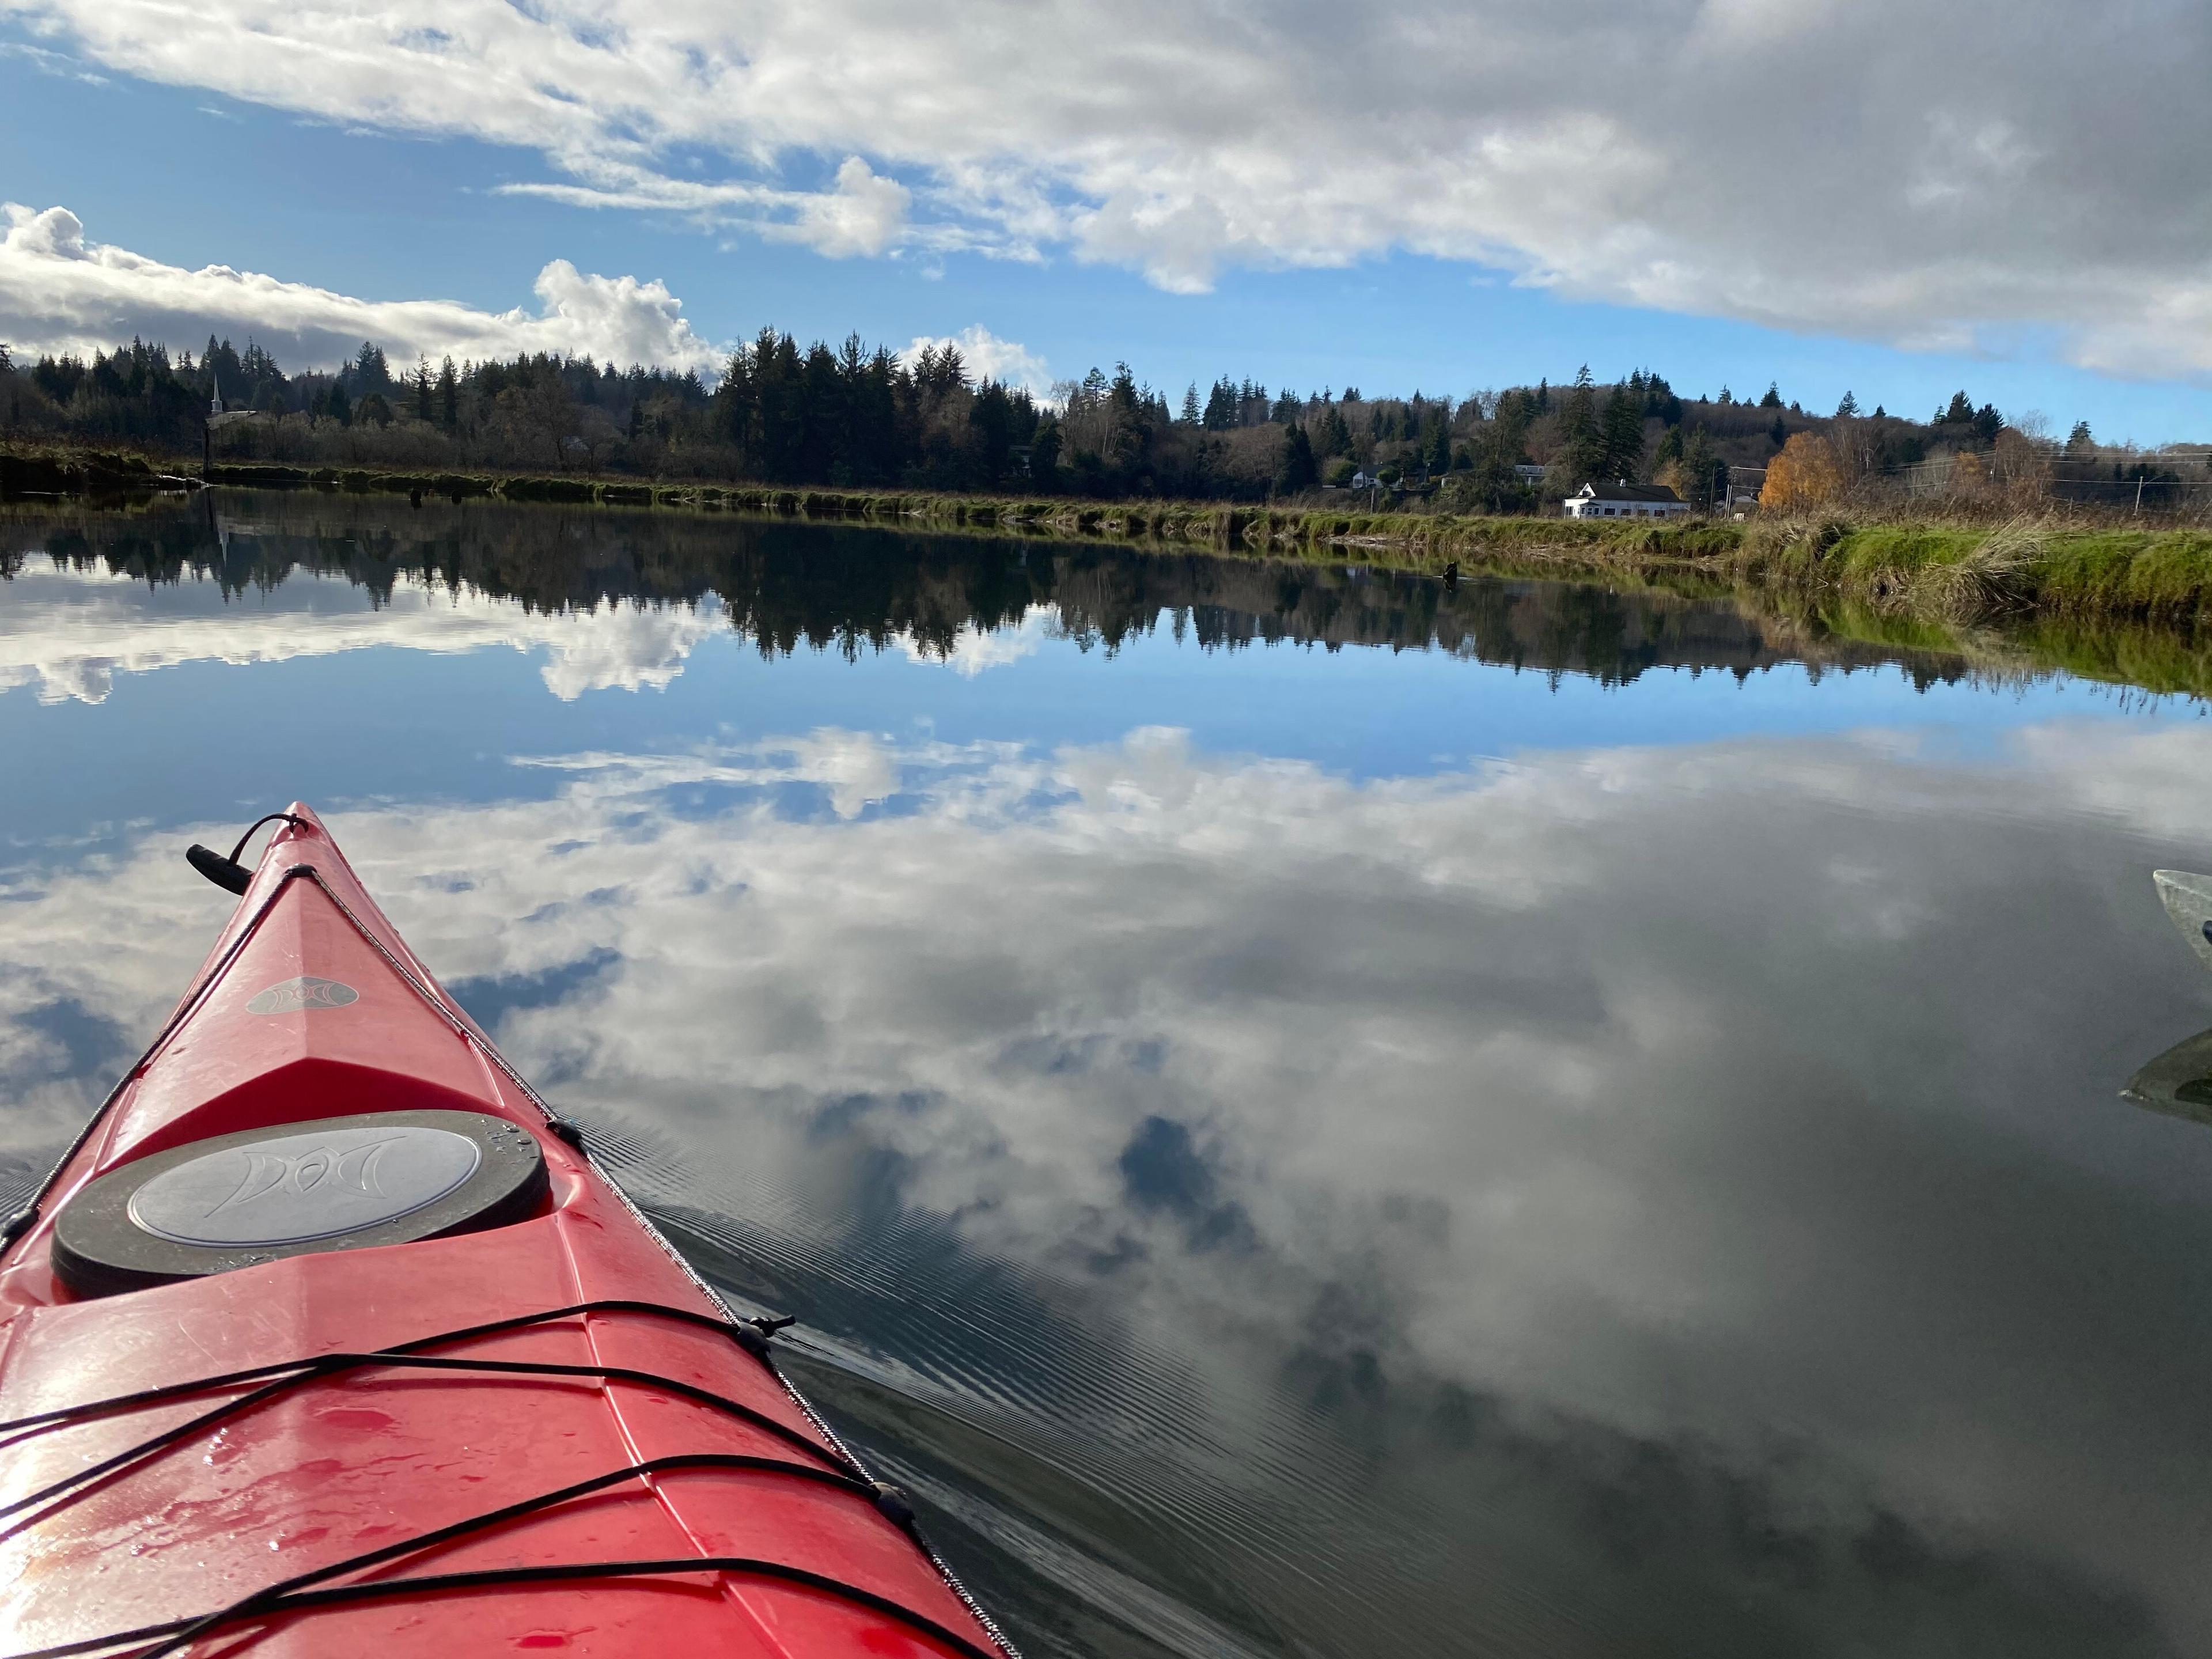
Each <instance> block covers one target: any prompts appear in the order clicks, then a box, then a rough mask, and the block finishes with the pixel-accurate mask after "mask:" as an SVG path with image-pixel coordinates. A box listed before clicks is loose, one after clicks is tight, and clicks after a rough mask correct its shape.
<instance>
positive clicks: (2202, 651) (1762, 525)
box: [0, 449, 2212, 697]
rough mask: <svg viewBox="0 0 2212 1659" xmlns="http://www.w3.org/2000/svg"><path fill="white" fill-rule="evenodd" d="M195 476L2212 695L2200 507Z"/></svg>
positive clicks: (102, 484) (263, 470)
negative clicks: (785, 535) (1978, 508)
mask: <svg viewBox="0 0 2212 1659" xmlns="http://www.w3.org/2000/svg"><path fill="white" fill-rule="evenodd" d="M205 482H207V483H213V484H216V485H220V486H225V487H234V488H240V489H308V490H314V491H322V492H334V493H340V494H345V495H393V496H398V497H404V498H406V499H408V500H410V501H412V502H413V503H415V504H416V505H420V504H421V503H422V502H423V501H438V502H444V501H452V502H454V503H459V502H464V501H471V500H479V501H486V502H495V501H496V502H512V503H545V504H550V505H555V506H570V507H608V508H633V509H637V508H644V509H651V510H654V511H657V512H669V513H682V514H685V515H690V514H702V515H713V514H721V513H730V514H735V515H742V516H745V517H750V518H768V519H787V520H790V519H796V520H811V521H817V522H823V523H842V524H849V525H854V526H878V527H881V528H884V529H892V530H901V529H902V530H907V531H925V532H950V533H955V534H963V535H1012V536H1018V537H1025V538H1053V539H1059V540H1065V541H1089V542H1105V543H1120V544H1131V545H1138V546H1145V547H1150V548H1153V549H1160V548H1166V549H1170V550H1176V551H1184V552H1200V553H1211V554H1215V555H1219V556H1242V557H1260V558H1276V559H1291V560H1300V561H1304V562H1334V563H1347V564H1361V565H1369V566H1373V567H1376V568H1382V569H1387V570H1395V571H1401V572H1407V573H1411V574H1425V575H1428V576H1432V577H1444V578H1447V579H1453V578H1456V577H1458V576H1459V575H1461V574H1462V573H1464V574H1468V575H1470V576H1472V575H1474V574H1483V573H1487V574H1506V575H1516V576H1538V577H1549V578H1553V579H1556V580H1575V579H1584V580H1601V581H1610V582H1623V581H1625V582H1628V583H1632V584H1635V585H1639V586H1650V587H1655V588H1659V589H1662V590H1667V591H1671V592H1677V593H1680V594H1684V595H1687V596H1691V597H1697V598H1707V599H1710V598H1718V597H1732V598H1734V599H1736V600H1737V601H1738V602H1739V603H1740V604H1743V605H1746V606H1747V608H1749V609H1751V610H1753V611H1755V612H1758V613H1763V614H1765V615H1766V616H1768V617H1771V618H1773V619H1775V620H1777V621H1779V622H1786V623H1789V624H1790V626H1792V627H1794V628H1799V629H1812V630H1814V632H1816V633H1818V634H1820V635H1829V636H1832V637H1835V638H1838V639H1839V640H1849V641H1859V642H1863V643H1867V644H1872V645H1879V646H1882V647H1889V648H1893V649H1898V650H1905V651H1936V652H1945V653H1958V654H1960V655H1962V656H1964V657H1965V658H1966V659H1968V660H1969V661H1970V662H1972V663H1973V664H1974V665H1975V666H1976V667H1977V668H1978V669H1980V670H1982V671H1986V672H1991V673H1997V674H2003V673H2007V672H2013V671H2026V672H2033V671H2045V670H2051V669H2057V670H2063V671H2067V672H2069V673H2073V674H2075V675H2077V676H2080V677H2081V678H2089V679H2094V680H2099V681H2105V682H2110V683H2112V684H2122V685H2126V686H2131V687H2135V688H2138V689H2141V690H2146V691H2149V692H2152V693H2154V694H2160V695H2168V694H2178V695H2184V696H2196V697H2212V527H2208V526H2197V525H2188V524H2174V523H2171V522H2169V523H2167V524H2164V525H2157V524H2151V525H2145V524H2142V523H2141V522H2140V521H2134V522H2130V521H2129V520H2125V519H2123V518H2121V517H2119V516H2118V515H2116V514H2113V513H2109V512H2098V513H2082V512H2080V511H2078V510H2077V511H2075V512H2070V513H2069V512H2067V511H2065V510H2063V509H2059V510H2050V509H2046V510H2045V511H2043V512H2040V513H2033V512H2031V513H2020V514H2015V515H2014V516H2011V517H2008V518H2002V519H1998V518H1993V517H1990V516H1989V515H1986V514H1985V515H1982V516H1979V517H1975V516H1971V515H1964V514H1951V515H1937V514H1936V513H1929V512H1921V513H1910V514H1908V513H1899V512H1897V511H1895V510H1889V511H1874V512H1862V513H1852V512H1850V511H1849V510H1832V511H1829V512H1826V513H1806V514H1794V515H1778V514H1763V515H1759V516H1755V517H1751V518H1748V519H1746V520H1719V519H1701V518H1692V519H1688V520H1671V521H1654V522H1641V523H1639V522H1634V521H1626V520H1620V521H1611V522H1608V521H1604V520H1597V521H1584V520H1569V519H1553V518H1537V517H1533V516H1509V515H1494V514H1456V513H1443V512H1437V511H1434V510H1430V511H1419V512H1374V513H1368V512H1361V511H1357V510H1351V509H1345V510H1331V509H1329V508H1311V507H1299V506H1294V505H1293V506H1280V505H1279V506H1273V507H1269V506H1248V505H1238V504H1229V503H1220V502H1208V501H1127V500H1123V501H1084V500H1079V499H1072V498H1069V497H1066V496H1051V497H1023V496H1018V495H960V494H951V493H939V492H927V491H910V490H909V491H900V490H861V489H784V488H778V487H775V486H769V485H759V484H706V483H688V482H687V483H648V482H645V481H642V480H632V479H627V478H607V477H597V478H593V477H578V476H576V475H574V474H568V475H562V476H543V475H532V474H514V475H506V476H502V475H498V474H492V473H483V472H471V473H458V472H386V471H368V470H365V469H348V468H337V467H301V466H287V465H267V464H258V465H257V464H227V465H226V464H217V465H215V466H214V467H213V468H212V469H210V472H209V477H208V478H207V480H206V481H205ZM201 486H202V480H200V479H198V478H197V477H185V476H182V475H179V474H173V473H163V472H161V471H158V470H157V469H156V466H155V463H153V462H150V461H149V460H148V459H146V458H144V457H142V456H134V455H129V454H125V453H113V452H100V451H90V450H54V449H48V450H45V451H42V452H40V453H28V454H27V453H22V452H20V451H18V452H14V453H10V452H7V451H0V497H6V498H9V499H11V500H15V501H21V502H24V503H26V504H33V503H35V502H36V501H39V500H40V499H52V498H59V497H69V496H93V497H99V496H109V497H118V496H121V497H128V496H131V495H147V494H149V493H153V492H157V491H165V490H166V491H174V490H180V489H197V488H200V487H201Z"/></svg>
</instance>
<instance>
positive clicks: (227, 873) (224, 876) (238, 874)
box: [185, 842, 253, 893]
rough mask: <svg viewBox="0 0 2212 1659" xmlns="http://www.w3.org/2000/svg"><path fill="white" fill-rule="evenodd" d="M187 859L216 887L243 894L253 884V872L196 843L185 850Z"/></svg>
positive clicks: (212, 849)
mask: <svg viewBox="0 0 2212 1659" xmlns="http://www.w3.org/2000/svg"><path fill="white" fill-rule="evenodd" d="M185 860H187V861H188V862H189V863H190V864H191V866H192V868H193V869H195V870H197V871H198V872H200V873H201V874H202V875H204V876H205V877H206V878H208V879H209V880H210V881H211V882H213V883H214V884H216V886H218V887H221V888H223V889H225V890H227V891H229V892H233V893H243V892H244V891H245V890H246V889H247V888H248V887H250V886H252V884H253V872H252V871H251V870H249V869H247V868H246V866H244V865H242V864H239V863H236V862H234V861H233V860H229V859H227V858H225V857H223V855H222V854H220V853H218V852H216V850H215V848H212V847H203V846H201V845H200V844H199V842H193V843H192V844H191V846H190V847H187V848H185Z"/></svg>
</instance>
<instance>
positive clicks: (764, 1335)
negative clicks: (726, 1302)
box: [736, 1314, 799, 1359]
mask: <svg viewBox="0 0 2212 1659" xmlns="http://www.w3.org/2000/svg"><path fill="white" fill-rule="evenodd" d="M798 1322H799V1321H798V1319H797V1318H796V1317H795V1316H793V1315H790V1314H784V1315H782V1316H779V1317H777V1318H774V1319H769V1318H758V1319H741V1320H739V1321H738V1327H737V1331H736V1336H737V1339H738V1346H739V1347H741V1348H743V1349H744V1351H745V1352H747V1353H749V1354H750V1355H751V1356H752V1357H753V1358H756V1359H766V1358H768V1345H769V1340H770V1339H771V1338H773V1337H774V1336H775V1334H776V1333H777V1332H778V1331H781V1330H787V1329H788V1328H790V1327H792V1326H793V1325H796V1324H797V1323H798Z"/></svg>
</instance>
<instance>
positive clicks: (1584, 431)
mask: <svg viewBox="0 0 2212 1659" xmlns="http://www.w3.org/2000/svg"><path fill="white" fill-rule="evenodd" d="M1539 392H1540V394H1541V387H1540V388H1539ZM1559 445H1560V455H1559V459H1560V462H1561V464H1562V465H1564V466H1565V468H1566V470H1567V474H1568V482H1569V484H1570V485H1571V487H1572V488H1575V489H1580V488H1581V487H1582V486H1583V484H1586V483H1594V482H1595V481H1596V480H1597V479H1599V478H1601V477H1605V476H1606V471H1605V463H1606V445H1605V431H1604V428H1602V427H1601V426H1600V424H1599V423H1598V418H1597V392H1596V391H1595V388H1594V387H1593V386H1592V385H1591V382H1590V372H1589V364H1588V363H1584V364H1583V366H1582V368H1581V369H1580V370H1579V371H1577V374H1576V375H1575V383H1574V385H1573V386H1572V387H1571V388H1570V389H1569V391H1568V392H1567V397H1566V403H1565V406H1564V407H1563V408H1562V409H1561V410H1560V411H1559Z"/></svg>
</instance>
